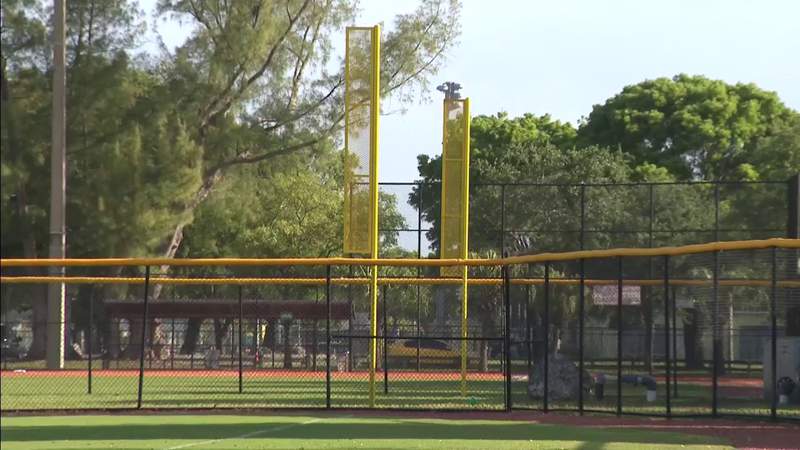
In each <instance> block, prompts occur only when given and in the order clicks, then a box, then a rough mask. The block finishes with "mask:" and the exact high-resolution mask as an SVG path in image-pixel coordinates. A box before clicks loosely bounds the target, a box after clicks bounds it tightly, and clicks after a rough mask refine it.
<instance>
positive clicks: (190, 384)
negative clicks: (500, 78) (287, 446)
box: [0, 183, 800, 419]
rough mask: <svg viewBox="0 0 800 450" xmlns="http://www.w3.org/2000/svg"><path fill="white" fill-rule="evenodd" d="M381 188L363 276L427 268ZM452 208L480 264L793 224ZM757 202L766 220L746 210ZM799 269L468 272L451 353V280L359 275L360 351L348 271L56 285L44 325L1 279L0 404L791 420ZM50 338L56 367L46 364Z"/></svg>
mask: <svg viewBox="0 0 800 450" xmlns="http://www.w3.org/2000/svg"><path fill="white" fill-rule="evenodd" d="M382 189H383V190H384V192H386V193H390V194H394V195H395V196H396V197H397V198H408V200H409V202H408V203H409V205H410V207H409V208H406V209H405V210H404V209H402V208H401V211H400V212H401V214H402V215H403V216H404V222H405V224H404V225H403V227H402V228H399V229H387V230H383V231H384V233H394V234H395V236H396V245H393V246H391V247H389V246H388V245H385V246H384V248H383V249H382V254H381V257H383V258H385V257H403V258H409V257H410V258H414V257H419V258H421V259H426V258H435V257H436V245H437V244H436V233H437V232H436V230H437V228H436V224H437V220H438V219H437V217H436V214H437V212H436V209H437V208H438V204H437V203H436V198H435V196H433V195H432V193H433V192H435V191H436V190H437V186H435V185H425V184H422V183H416V184H387V185H385V186H383V187H382ZM426 189H428V190H429V192H428V193H427V194H426ZM429 194H431V195H429ZM472 195H473V198H472V201H473V207H472V209H471V211H472V213H471V222H470V227H471V228H470V248H471V249H472V253H473V256H474V257H490V258H491V257H492V255H494V256H495V257H497V256H499V255H501V254H506V255H512V256H513V255H525V254H532V253H540V252H544V251H569V250H580V249H600V248H611V247H638V248H648V247H660V246H665V245H683V244H692V243H700V242H707V241H711V240H732V239H756V238H770V237H783V236H786V235H787V232H788V231H790V230H787V226H786V224H787V223H791V221H790V218H791V214H792V210H791V207H787V206H786V205H787V198H790V196H789V195H788V189H787V185H786V184H785V183H784V184H780V183H758V184H746V185H733V184H724V183H717V184H710V183H687V184H649V185H621V186H619V185H512V184H507V185H481V184H478V185H476V186H474V187H473V194H472ZM690 200H691V201H690ZM794 201H795V202H796V199H795V200H794ZM756 202H757V204H759V205H764V208H766V209H765V210H769V211H770V213H769V214H766V213H765V214H757V213H755V212H752V211H748V209H747V206H748V205H752V204H756ZM778 202H780V205H782V206H780V207H779V206H777V205H778ZM788 203H789V205H791V202H788ZM426 205H427V206H426ZM692 205H694V206H692ZM415 206H416V207H415ZM681 208H683V209H681ZM752 209H753V211H757V210H758V209H757V208H752ZM794 213H795V214H796V210H795V212H794ZM409 223H412V224H414V223H415V224H416V225H415V226H408V224H409ZM556 225H557V226H556ZM384 242H386V241H384ZM797 261H798V252H797V250H796V249H790V248H776V249H771V248H764V249H749V250H726V251H722V252H704V253H692V254H685V255H672V256H669V255H658V256H623V257H616V256H615V257H590V258H585V259H566V260H564V259H553V260H552V261H550V262H547V263H545V262H544V261H541V262H536V263H520V264H509V265H506V266H502V265H501V264H500V263H497V264H488V265H480V266H474V267H470V270H469V278H470V285H469V291H468V305H467V311H466V314H467V316H468V318H469V320H468V330H467V333H466V336H467V337H466V338H464V337H462V330H461V316H462V314H463V313H464V312H463V311H462V310H461V309H462V308H461V303H460V298H461V295H460V293H459V289H460V286H459V283H460V280H455V279H444V278H442V277H440V271H439V267H435V266H420V265H415V264H414V263H413V262H409V264H407V265H398V266H381V267H380V268H379V277H380V280H379V281H380V286H379V291H378V294H379V295H378V304H377V305H376V306H377V308H376V311H375V312H376V323H377V333H376V334H375V335H371V334H370V320H371V319H370V315H371V307H372V305H371V302H370V292H369V283H368V274H369V266H368V265H350V264H347V265H345V264H330V265H303V266H295V265H286V266H272V265H269V266H243V267H240V266H213V267H212V266H209V267H174V268H172V269H171V270H170V271H169V272H168V273H167V272H164V273H161V272H160V269H158V268H157V266H152V267H149V268H148V267H144V266H124V267H110V266H105V267H67V268H66V275H67V277H73V278H74V277H87V278H84V279H83V280H82V281H81V282H80V283H72V282H70V283H68V284H67V285H66V289H67V300H68V305H67V307H66V312H67V314H66V317H65V318H64V322H62V323H58V324H48V323H47V317H48V314H47V302H46V289H47V284H46V283H44V282H38V283H29V282H26V283H15V282H9V281H10V278H13V277H20V276H35V275H44V274H45V273H46V271H44V270H40V268H36V267H10V266H5V265H4V266H3V269H2V270H3V273H2V275H3V282H2V289H3V292H2V298H3V301H2V303H0V304H1V305H2V311H1V312H2V318H1V319H0V322H2V338H3V347H2V362H0V364H2V372H0V375H1V376H0V382H1V383H2V393H0V405H1V406H2V410H3V411H11V410H53V409H130V408H157V409H171V408H178V409H185V408H283V407H289V408H291V407H297V408H327V407H330V408H366V407H376V408H409V409H459V410H475V409H478V410H505V409H509V408H514V409H518V408H521V409H539V410H546V411H549V410H569V411H584V412H590V411H598V412H607V413H621V414H645V415H671V416H677V415H686V416H694V415H746V416H758V417H776V418H790V419H798V418H800V409H798V404H797V399H796V398H794V397H792V396H793V395H794V396H795V397H796V396H797V395H800V389H794V388H793V389H789V386H790V384H791V383H795V384H797V383H798V376H800V375H799V374H798V373H797V370H798V369H800V357H798V356H797V355H795V353H792V352H798V351H800V350H798V349H800V344H797V342H798V340H800V337H798V335H799V334H800V331H798V329H797V322H798V320H799V319H798V309H799V308H800V294H798V293H800V287H798V286H797V283H798V281H797V280H798V279H799V278H800V276H799V275H798V273H797ZM88 277H99V278H88ZM620 280H621V283H622V286H623V289H622V290H621V291H620V290H619V289H618V286H619V283H620ZM620 292H621V293H622V295H621V297H620V295H619V293H620ZM618 297H619V298H618ZM620 298H621V300H620ZM620 302H621V303H620ZM52 325H58V327H61V328H62V329H63V330H64V335H65V338H64V339H65V340H64V344H65V363H64V368H63V369H61V368H58V369H48V368H47V364H46V361H45V349H46V343H47V340H48V338H49V336H50V333H51V332H50V330H52V329H54V328H53V326H52ZM58 327H56V328H55V329H58ZM371 346H374V348H375V358H374V366H375V370H374V373H373V372H372V371H371V370H370V369H371V367H372V364H373V360H372V358H371V354H372V353H371ZM773 349H774V350H773ZM773 356H774V357H773ZM462 361H463V363H464V365H465V366H464V367H465V371H464V372H463V375H462V371H461V365H462ZM792 364H798V365H797V366H793V365H792ZM792 371H794V372H792ZM773 374H776V375H774V376H773ZM787 378H788V379H789V381H787V380H786V379H787ZM373 380H374V381H373ZM371 386H372V387H373V388H374V390H375V396H374V401H371V398H370V387H371ZM784 392H786V394H783V393H784ZM782 396H785V397H786V398H783V397H782Z"/></svg>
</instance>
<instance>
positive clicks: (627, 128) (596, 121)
mask: <svg viewBox="0 0 800 450" xmlns="http://www.w3.org/2000/svg"><path fill="white" fill-rule="evenodd" d="M797 117H798V113H797V112H796V111H794V110H792V109H790V108H787V107H786V106H785V105H784V104H783V103H782V102H781V101H780V99H779V98H778V96H777V95H776V94H775V93H774V92H768V91H764V90H762V89H760V88H759V87H757V86H756V85H754V84H742V83H738V84H735V85H731V84H727V83H725V82H723V81H719V80H712V79H709V78H706V77H703V76H690V75H684V74H681V75H677V76H675V77H673V78H671V79H670V78H657V79H655V80H647V81H643V82H641V83H638V84H635V85H631V86H626V87H625V88H624V89H623V90H622V92H621V93H619V94H617V95H615V96H614V97H612V98H610V99H608V100H606V102H605V103H604V104H602V105H595V106H594V108H593V109H592V112H591V113H590V114H589V116H588V117H587V118H586V119H585V120H584V122H583V123H582V124H581V126H580V128H579V129H578V139H579V140H580V141H581V142H583V143H584V144H595V145H604V146H611V147H616V146H620V147H621V148H622V150H624V151H625V152H627V153H630V154H631V155H633V157H634V161H635V163H636V164H641V163H644V162H650V163H654V164H657V165H659V166H663V167H666V168H667V169H668V170H669V171H670V172H671V173H672V174H674V175H675V176H676V177H678V178H679V179H706V180H736V179H741V178H742V176H743V175H746V173H747V172H748V167H750V166H751V165H752V161H753V160H754V159H758V158H760V156H759V152H758V151H757V147H758V142H759V140H760V139H762V138H766V137H769V136H772V135H773V134H775V133H776V132H778V130H781V129H782V128H783V127H784V126H785V125H786V124H787V123H791V122H793V121H796V120H797ZM795 170H797V167H796V168H795Z"/></svg>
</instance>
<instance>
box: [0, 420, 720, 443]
mask: <svg viewBox="0 0 800 450" xmlns="http://www.w3.org/2000/svg"><path fill="white" fill-rule="evenodd" d="M322 417H324V416H322ZM122 420H124V418H123V419H121V421H122ZM153 420H154V421H160V422H161V423H160V424H142V423H125V424H122V423H121V424H108V425H91V424H80V425H74V426H64V425H44V424H43V425H19V426H17V425H11V426H4V427H3V433H2V434H3V440H4V441H5V442H8V443H12V442H30V441H42V440H62V441H65V440H76V441H80V440H84V441H104V440H108V441H125V440H142V439H155V440H166V439H196V440H206V439H222V438H237V436H243V435H244V436H245V437H244V438H239V439H265V438H269V439H303V440H317V439H320V440H341V439H350V440H363V439H380V440H395V439H431V440H437V441H440V440H479V441H482V440H494V441H574V442H581V443H582V444H581V448H585V449H592V448H602V446H603V445H605V444H608V443H612V442H614V443H630V444H641V445H648V446H658V445H660V444H661V445H666V444H673V445H680V444H721V443H722V442H721V441H719V440H717V439H714V438H711V437H706V436H694V435H683V434H678V433H669V432H653V431H640V430H620V429H613V428H610V429H602V428H578V427H565V426H556V425H539V424H531V423H522V422H520V423H509V422H489V423H487V422H482V421H478V422H475V421H445V420H442V421H427V420H426V421H423V420H390V419H381V420H356V419H352V420H348V419H334V420H331V421H327V422H326V421H321V422H317V423H306V424H303V423H302V422H300V420H305V419H304V418H298V420H297V421H296V422H287V421H272V420H269V419H265V420H264V421H263V422H257V423H253V422H233V423H214V422H213V421H211V420H209V419H206V418H198V419H197V423H196V424H187V423H170V422H169V420H168V419H167V418H158V417H154V418H153ZM287 425H288V426H287Z"/></svg>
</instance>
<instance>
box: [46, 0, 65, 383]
mask: <svg viewBox="0 0 800 450" xmlns="http://www.w3.org/2000/svg"><path fill="white" fill-rule="evenodd" d="M65 2H66V0H54V2H53V3H54V4H53V21H54V24H53V117H52V120H53V130H52V139H53V149H52V155H51V161H50V258H63V257H64V250H65V247H66V232H65V231H66V230H65V229H66V227H65V224H64V207H65V204H66V173H67V170H66V169H67V166H66V161H65V154H66V98H65V91H66V72H65V67H64V59H65V58H64V41H65V28H66V23H65V22H66V20H65V16H66V14H65V9H66V8H65ZM50 274H51V275H63V274H64V268H63V267H51V269H50ZM65 325H66V324H65V323H64V283H49V284H48V285H47V368H48V369H62V368H63V367H64V327H65Z"/></svg>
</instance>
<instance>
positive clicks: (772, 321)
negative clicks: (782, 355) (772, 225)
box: [769, 247, 778, 420]
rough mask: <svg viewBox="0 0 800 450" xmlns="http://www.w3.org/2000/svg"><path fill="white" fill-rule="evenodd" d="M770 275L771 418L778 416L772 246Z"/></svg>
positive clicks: (774, 255)
mask: <svg viewBox="0 0 800 450" xmlns="http://www.w3.org/2000/svg"><path fill="white" fill-rule="evenodd" d="M771 250H772V255H771V256H772V258H771V259H772V275H771V278H772V279H771V280H770V281H771V283H770V284H771V287H772V292H771V293H770V294H771V295H770V303H769V316H770V342H769V346H770V348H769V351H770V359H771V360H770V369H771V371H772V380H770V381H771V383H772V398H771V399H770V400H771V401H770V411H769V414H770V418H771V419H772V420H775V419H777V417H778V376H777V375H778V374H777V369H778V364H777V358H778V345H777V341H778V316H777V308H778V269H777V266H778V254H777V252H778V251H777V249H776V248H775V247H772V249H771Z"/></svg>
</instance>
